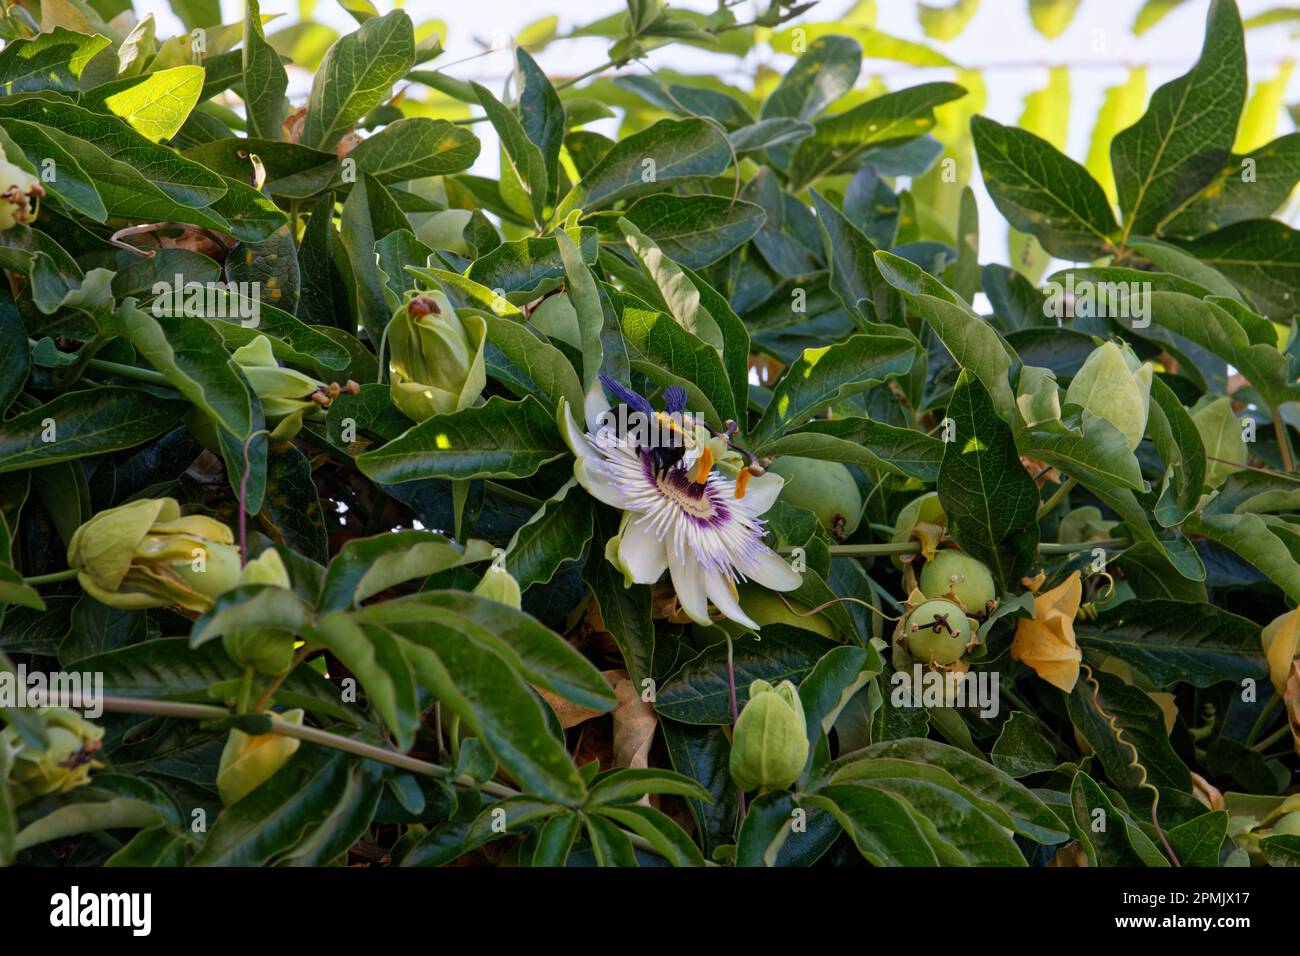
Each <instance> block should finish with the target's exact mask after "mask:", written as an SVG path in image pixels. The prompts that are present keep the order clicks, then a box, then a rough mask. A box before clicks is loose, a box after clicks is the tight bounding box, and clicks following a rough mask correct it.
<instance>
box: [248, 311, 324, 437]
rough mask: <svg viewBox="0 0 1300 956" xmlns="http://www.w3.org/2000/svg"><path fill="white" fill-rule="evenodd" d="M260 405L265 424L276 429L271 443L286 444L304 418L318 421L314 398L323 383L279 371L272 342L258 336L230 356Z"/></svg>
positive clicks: (296, 431)
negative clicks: (283, 442) (282, 442)
mask: <svg viewBox="0 0 1300 956" xmlns="http://www.w3.org/2000/svg"><path fill="white" fill-rule="evenodd" d="M231 358H233V359H234V360H235V364H236V365H238V366H239V367H240V370H241V371H243V373H244V377H245V378H246V379H248V384H249V385H251V386H252V387H253V391H254V392H255V393H256V394H257V397H258V399H259V400H260V401H261V403H262V413H263V414H264V415H265V416H266V421H267V424H269V425H276V426H277V427H276V428H275V431H274V433H273V434H272V436H271V437H272V439H273V440H278V441H288V440H289V439H290V438H292V437H293V436H294V435H296V434H297V433H298V430H299V429H300V428H302V419H303V416H304V415H308V414H314V415H316V416H318V417H319V415H320V410H321V405H320V404H318V403H317V402H316V401H315V400H314V399H313V396H315V395H317V394H318V393H322V394H323V392H322V390H323V389H325V387H326V386H325V383H324V382H321V381H318V380H317V379H314V378H312V377H311V376H310V375H304V374H302V373H301V372H296V371H294V370H293V369H291V368H282V367H281V366H280V363H279V362H277V361H276V360H275V352H274V351H273V349H272V347H271V340H270V339H268V338H267V337H266V336H265V335H259V336H258V337H257V338H255V339H253V340H252V341H251V342H249V343H248V344H247V345H241V346H240V347H239V348H237V349H235V351H234V352H233V353H232V354H231Z"/></svg>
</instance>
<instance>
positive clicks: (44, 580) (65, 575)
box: [23, 568, 77, 584]
mask: <svg viewBox="0 0 1300 956" xmlns="http://www.w3.org/2000/svg"><path fill="white" fill-rule="evenodd" d="M76 576H77V569H76V568H68V569H67V570H66V571H54V572H52V573H50V574H37V575H33V576H32V577H30V578H23V584H55V583H57V582H59V581H70V580H72V579H73V578H75V577H76Z"/></svg>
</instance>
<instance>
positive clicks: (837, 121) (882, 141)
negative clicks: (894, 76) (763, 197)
mask: <svg viewBox="0 0 1300 956" xmlns="http://www.w3.org/2000/svg"><path fill="white" fill-rule="evenodd" d="M965 95H966V91H965V90H964V89H962V88H961V87H960V86H957V85H956V84H955V83H923V84H921V85H920V86H913V87H909V88H908V89H905V90H898V91H896V92H893V93H886V94H884V95H883V96H878V97H876V98H875V99H873V100H868V101H867V102H865V103H862V104H859V105H858V106H855V107H853V108H852V109H850V110H846V111H845V112H843V113H837V114H835V115H834V116H829V117H826V118H825V119H821V120H818V121H817V122H816V123H815V124H814V125H815V127H816V132H814V133H813V135H812V136H810V137H809V138H807V139H805V140H804V141H803V142H801V143H800V144H799V148H798V149H797V150H796V151H795V154H794V158H793V159H792V160H791V163H790V184H791V185H790V189H791V192H796V193H797V192H799V191H801V190H802V189H803V188H804V187H805V186H807V185H808V184H809V183H813V182H816V181H817V180H818V179H819V178H821V177H822V176H827V175H832V174H834V173H836V172H842V171H844V170H846V169H848V168H850V167H851V166H852V164H853V162H854V161H855V160H857V159H858V158H859V157H861V155H862V153H863V152H864V151H865V150H866V149H868V148H869V147H872V146H884V145H897V144H899V143H904V142H907V141H908V140H910V139H915V138H917V137H918V136H924V135H925V134H926V133H928V132H929V131H930V130H931V129H933V128H934V125H935V116H934V110H935V108H936V107H938V106H942V105H943V104H944V103H949V102H951V101H953V100H955V99H959V98H960V97H962V96H965Z"/></svg>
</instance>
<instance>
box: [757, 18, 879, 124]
mask: <svg viewBox="0 0 1300 956" xmlns="http://www.w3.org/2000/svg"><path fill="white" fill-rule="evenodd" d="M861 69H862V45H861V44H859V43H858V42H857V41H856V40H854V39H851V38H849V37H843V36H825V37H818V38H817V39H815V40H813V41H812V42H811V43H810V44H808V49H807V50H805V51H804V52H803V53H801V54H800V55H799V58H798V59H797V60H795V62H794V65H793V66H791V67H790V69H788V70H787V71H786V72H785V74H784V75H783V76H782V77H781V82H780V83H778V84H777V86H776V89H774V90H773V91H772V93H771V95H770V96H768V98H767V99H766V100H765V101H764V102H763V110H762V112H761V113H760V114H759V115H760V118H761V119H771V118H772V117H778V116H790V117H793V118H795V119H799V120H810V119H812V118H813V117H815V116H817V114H819V113H820V112H821V111H822V110H824V109H826V107H828V106H830V105H831V104H832V103H834V102H835V101H836V100H838V99H839V98H840V97H841V96H843V95H844V94H845V93H847V92H848V91H849V90H851V89H853V84H854V83H856V82H857V79H858V73H859V72H860V71H861Z"/></svg>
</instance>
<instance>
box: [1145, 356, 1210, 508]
mask: <svg viewBox="0 0 1300 956" xmlns="http://www.w3.org/2000/svg"><path fill="white" fill-rule="evenodd" d="M1147 433H1148V434H1149V435H1150V436H1151V439H1152V441H1153V442H1155V446H1156V450H1157V451H1158V452H1159V453H1160V458H1161V460H1162V461H1164V463H1165V467H1166V468H1167V469H1168V473H1167V475H1166V477H1165V481H1164V486H1163V488H1162V489H1161V492H1160V498H1159V500H1158V501H1157V502H1156V507H1155V516H1156V521H1158V522H1159V523H1160V524H1161V525H1162V526H1163V527H1166V528H1172V527H1174V526H1176V525H1179V524H1182V522H1183V519H1184V518H1186V517H1187V516H1188V515H1189V514H1191V513H1192V512H1193V511H1195V510H1196V508H1197V505H1198V504H1199V503H1200V499H1201V488H1202V486H1203V485H1204V484H1205V473H1206V460H1205V443H1204V442H1203V441H1202V440H1201V434H1200V432H1199V431H1198V430H1197V428H1196V423H1195V422H1193V421H1192V416H1191V415H1189V414H1188V413H1187V409H1186V408H1184V407H1183V405H1182V403H1181V402H1179V401H1178V397H1177V396H1176V395H1175V394H1174V392H1173V389H1171V388H1170V387H1169V386H1168V385H1166V384H1165V383H1164V382H1163V381H1162V380H1161V379H1160V378H1158V377H1155V378H1153V379H1152V381H1151V413H1150V416H1149V417H1148V419H1147Z"/></svg>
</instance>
